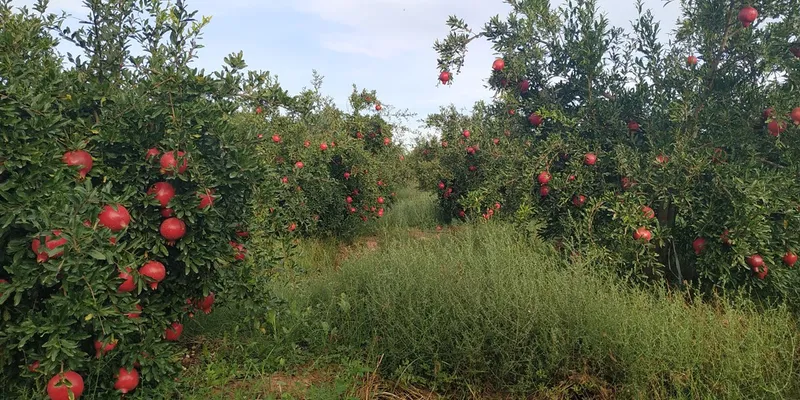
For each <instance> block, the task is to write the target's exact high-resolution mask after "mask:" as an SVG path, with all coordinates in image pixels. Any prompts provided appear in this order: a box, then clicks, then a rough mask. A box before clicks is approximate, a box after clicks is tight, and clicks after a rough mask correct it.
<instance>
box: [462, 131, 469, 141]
mask: <svg viewBox="0 0 800 400" xmlns="http://www.w3.org/2000/svg"><path fill="white" fill-rule="evenodd" d="M461 135H462V136H464V137H465V138H467V139H469V131H468V130H466V129H464V130H463V131H462V132H461Z"/></svg>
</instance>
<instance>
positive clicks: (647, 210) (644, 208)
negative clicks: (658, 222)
mask: <svg viewBox="0 0 800 400" xmlns="http://www.w3.org/2000/svg"><path fill="white" fill-rule="evenodd" d="M642 214H644V217H645V218H647V219H653V218H655V217H656V212H655V211H653V209H652V208H650V207H648V206H642Z"/></svg>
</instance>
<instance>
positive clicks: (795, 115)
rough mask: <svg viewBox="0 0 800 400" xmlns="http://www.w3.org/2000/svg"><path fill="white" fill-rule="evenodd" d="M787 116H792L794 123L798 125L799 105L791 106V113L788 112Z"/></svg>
mask: <svg viewBox="0 0 800 400" xmlns="http://www.w3.org/2000/svg"><path fill="white" fill-rule="evenodd" d="M789 116H790V117H791V118H792V121H794V124H795V125H800V107H795V108H793V109H792V113H791V114H789Z"/></svg>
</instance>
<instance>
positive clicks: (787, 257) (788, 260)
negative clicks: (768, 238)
mask: <svg viewBox="0 0 800 400" xmlns="http://www.w3.org/2000/svg"><path fill="white" fill-rule="evenodd" d="M796 262H797V254H795V253H793V252H791V251H787V252H786V254H784V255H783V263H784V264H786V265H787V266H789V267H794V264H795V263H796Z"/></svg>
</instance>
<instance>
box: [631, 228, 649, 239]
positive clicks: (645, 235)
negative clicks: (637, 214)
mask: <svg viewBox="0 0 800 400" xmlns="http://www.w3.org/2000/svg"><path fill="white" fill-rule="evenodd" d="M652 238H653V234H652V233H650V230H649V229H647V228H646V227H644V226H641V227H639V228H638V229H636V231H635V232H633V239H634V240H644V241H645V242H649V241H650V239H652Z"/></svg>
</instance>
